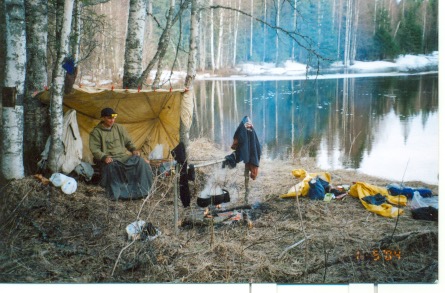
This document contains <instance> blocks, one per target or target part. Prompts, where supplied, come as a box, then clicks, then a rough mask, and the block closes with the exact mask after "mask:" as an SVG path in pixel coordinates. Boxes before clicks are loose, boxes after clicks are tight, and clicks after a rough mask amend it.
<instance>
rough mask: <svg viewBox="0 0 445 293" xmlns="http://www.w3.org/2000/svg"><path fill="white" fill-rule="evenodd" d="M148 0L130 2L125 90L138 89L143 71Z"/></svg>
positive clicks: (126, 43) (126, 41) (124, 77)
mask: <svg viewBox="0 0 445 293" xmlns="http://www.w3.org/2000/svg"><path fill="white" fill-rule="evenodd" d="M146 5H147V2H146V0H130V8H129V13H128V27H127V38H126V40H125V57H124V59H125V62H124V76H123V87H124V88H137V87H138V79H139V78H140V76H141V71H142V64H141V63H142V48H143V46H144V33H145V19H146Z"/></svg>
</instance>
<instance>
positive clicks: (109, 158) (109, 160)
mask: <svg viewBox="0 0 445 293" xmlns="http://www.w3.org/2000/svg"><path fill="white" fill-rule="evenodd" d="M104 162H105V164H110V163H111V162H113V158H112V157H106V158H105V160H104Z"/></svg>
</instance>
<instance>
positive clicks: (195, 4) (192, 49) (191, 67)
mask: <svg viewBox="0 0 445 293" xmlns="http://www.w3.org/2000/svg"><path fill="white" fill-rule="evenodd" d="M199 4H200V1H199V0H192V8H191V15H190V40H189V55H188V62H187V76H186V77H185V83H184V86H185V87H186V88H191V87H193V81H194V80H195V76H196V63H197V59H196V56H197V52H198V42H199V35H198V32H199V14H198V8H199Z"/></svg>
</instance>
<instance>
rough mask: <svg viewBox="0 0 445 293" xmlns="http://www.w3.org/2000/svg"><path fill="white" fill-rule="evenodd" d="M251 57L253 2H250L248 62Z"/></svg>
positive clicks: (251, 0)
mask: <svg viewBox="0 0 445 293" xmlns="http://www.w3.org/2000/svg"><path fill="white" fill-rule="evenodd" d="M252 56H253V0H250V50H249V60H252Z"/></svg>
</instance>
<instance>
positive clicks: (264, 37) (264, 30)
mask: <svg viewBox="0 0 445 293" xmlns="http://www.w3.org/2000/svg"><path fill="white" fill-rule="evenodd" d="M263 19H264V22H267V0H264V8H263ZM266 39H267V26H266V24H263V62H265V61H266V54H267V47H266V43H267V42H266Z"/></svg>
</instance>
